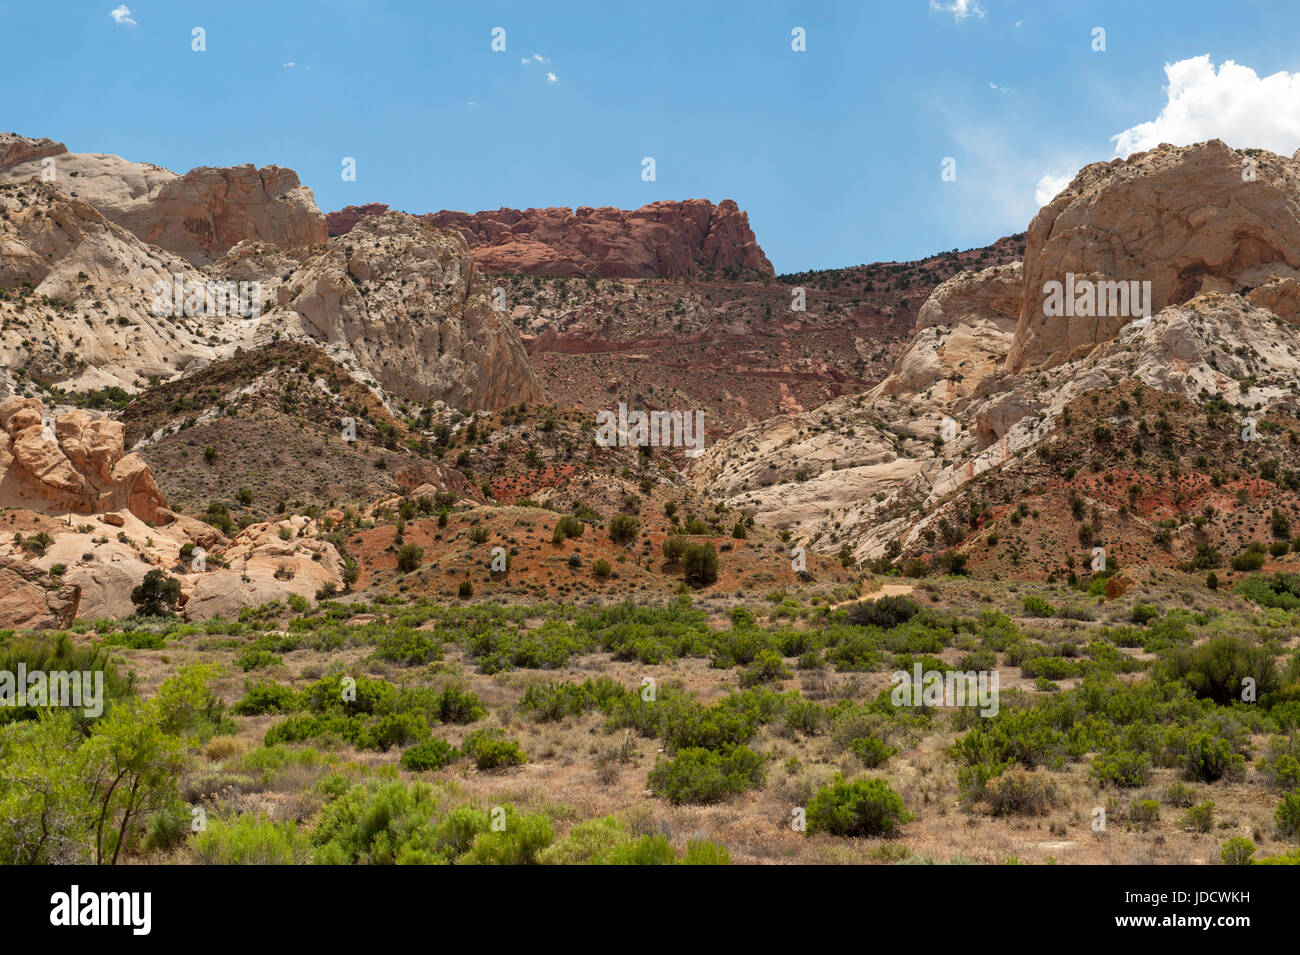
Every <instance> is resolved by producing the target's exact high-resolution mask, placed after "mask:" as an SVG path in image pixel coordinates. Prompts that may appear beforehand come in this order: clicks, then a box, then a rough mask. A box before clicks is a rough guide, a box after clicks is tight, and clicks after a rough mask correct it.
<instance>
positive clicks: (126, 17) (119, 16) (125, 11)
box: [108, 3, 136, 27]
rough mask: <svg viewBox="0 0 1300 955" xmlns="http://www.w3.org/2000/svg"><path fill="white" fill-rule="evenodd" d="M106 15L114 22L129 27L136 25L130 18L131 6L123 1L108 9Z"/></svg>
mask: <svg viewBox="0 0 1300 955" xmlns="http://www.w3.org/2000/svg"><path fill="white" fill-rule="evenodd" d="M108 15H109V16H110V17H112V18H113V22H114V23H122V24H125V25H126V26H129V27H133V26H135V25H136V23H135V20H133V19H131V8H130V7H128V6H127V5H126V4H125V3H124V4H122V5H121V6H120V7H117V8H116V9H114V10H109V11H108Z"/></svg>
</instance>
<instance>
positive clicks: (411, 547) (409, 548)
mask: <svg viewBox="0 0 1300 955" xmlns="http://www.w3.org/2000/svg"><path fill="white" fill-rule="evenodd" d="M422 560H424V549H423V548H421V547H417V546H416V545H415V544H403V545H402V546H401V547H399V548H398V549H397V569H398V571H400V572H401V573H403V574H409V573H410V572H411V571H413V570H416V569H418V568H419V566H420V561H422Z"/></svg>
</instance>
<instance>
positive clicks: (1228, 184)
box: [1007, 140, 1300, 373]
mask: <svg viewBox="0 0 1300 955" xmlns="http://www.w3.org/2000/svg"><path fill="white" fill-rule="evenodd" d="M1248 161H1253V163H1254V166H1253V167H1251V171H1253V179H1249V178H1243V173H1244V172H1246V170H1247V164H1248ZM1066 273H1073V274H1074V275H1075V276H1076V278H1079V279H1087V280H1090V281H1123V282H1128V281H1149V282H1150V283H1151V297H1152V302H1151V303H1150V306H1151V308H1150V311H1151V314H1153V315H1154V314H1155V313H1156V312H1158V311H1160V310H1161V309H1162V308H1164V307H1165V306H1166V305H1171V304H1179V303H1181V302H1185V301H1187V300H1188V299H1190V298H1191V297H1192V296H1194V295H1196V294H1198V293H1199V292H1202V291H1221V292H1234V291H1242V290H1244V289H1246V288H1250V287H1253V286H1255V285H1259V284H1261V283H1262V282H1263V281H1265V280H1267V279H1268V278H1269V277H1271V276H1274V275H1283V276H1291V277H1296V276H1297V275H1300V162H1296V161H1295V160H1292V159H1287V158H1285V157H1283V156H1278V155H1275V154H1273V153H1269V152H1265V151H1263V150H1249V151H1241V150H1233V149H1230V148H1228V147H1227V146H1225V145H1224V144H1223V143H1222V142H1219V141H1218V140H1211V141H1210V142H1205V143H1199V144H1197V145H1195V146H1186V147H1173V146H1160V147H1158V148H1156V149H1152V150H1150V151H1148V152H1143V153H1135V154H1133V155H1132V156H1130V157H1129V158H1128V159H1126V160H1118V159H1116V160H1114V161H1113V162H1110V163H1094V164H1093V165H1090V166H1085V167H1084V168H1083V169H1082V170H1081V171H1080V172H1079V174H1078V175H1077V176H1075V178H1074V181H1073V182H1071V183H1070V185H1069V186H1068V187H1067V188H1066V189H1065V190H1064V191H1063V192H1061V194H1060V195H1058V196H1057V197H1056V198H1055V199H1053V200H1052V201H1051V203H1049V204H1048V205H1046V206H1044V207H1043V208H1042V209H1041V210H1040V211H1039V213H1038V215H1037V216H1035V217H1034V220H1033V222H1031V223H1030V225H1029V235H1028V240H1027V247H1026V251H1025V274H1024V279H1025V282H1024V290H1023V295H1022V299H1021V309H1020V321H1019V327H1018V328H1017V329H1016V335H1015V340H1014V341H1013V342H1012V346H1011V350H1010V352H1009V354H1008V356H1007V370H1008V371H1010V372H1012V373H1017V372H1020V371H1023V370H1025V369H1027V368H1032V367H1035V366H1038V365H1048V366H1050V365H1054V364H1058V363H1060V362H1062V361H1065V360H1067V359H1068V358H1070V357H1071V356H1077V355H1078V354H1080V353H1081V352H1082V351H1086V350H1087V349H1089V348H1091V347H1092V346H1094V345H1096V344H1097V343H1098V342H1103V341H1106V340H1108V339H1110V338H1112V337H1114V335H1115V333H1116V332H1117V331H1119V329H1120V328H1121V327H1122V326H1123V325H1124V324H1125V323H1127V322H1128V321H1129V320H1130V318H1131V316H1093V317H1083V316H1075V317H1070V318H1068V319H1066V318H1061V317H1047V316H1045V315H1044V313H1043V300H1044V292H1043V287H1044V284H1045V283H1047V282H1050V281H1062V282H1063V281H1064V280H1065V277H1066Z"/></svg>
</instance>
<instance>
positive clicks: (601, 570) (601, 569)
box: [591, 557, 614, 580]
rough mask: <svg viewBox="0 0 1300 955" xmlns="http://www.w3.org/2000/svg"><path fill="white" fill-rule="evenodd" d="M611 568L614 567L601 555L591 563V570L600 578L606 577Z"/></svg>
mask: <svg viewBox="0 0 1300 955" xmlns="http://www.w3.org/2000/svg"><path fill="white" fill-rule="evenodd" d="M613 570H614V568H613V567H612V566H610V563H609V561H607V560H605V558H603V557H600V558H597V559H596V560H595V561H593V562H592V565H591V572H592V573H593V574H595V575H596V576H597V577H599V578H600V579H601V580H604V579H605V578H606V577H608V576H609V575H610V573H611V572H612V571H613Z"/></svg>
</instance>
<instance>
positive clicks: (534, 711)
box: [519, 676, 629, 722]
mask: <svg viewBox="0 0 1300 955" xmlns="http://www.w3.org/2000/svg"><path fill="white" fill-rule="evenodd" d="M628 695H629V691H628V690H626V689H624V688H623V686H622V684H620V683H618V682H617V681H616V680H613V679H611V678H610V677H607V676H602V677H598V678H597V679H595V680H585V681H584V682H582V683H552V684H551V685H550V686H541V685H539V684H533V685H532V686H530V687H529V688H528V689H527V690H525V691H524V695H523V697H522V698H521V699H520V700H519V710H520V712H523V713H529V714H531V715H532V717H533V719H535V720H538V721H542V722H544V721H547V720H558V719H561V718H563V717H565V716H581V715H582V714H583V713H586V712H588V711H589V710H593V709H600V710H605V711H607V712H608V711H609V709H610V708H611V707H612V706H613V705H614V703H615V702H617V701H619V700H622V699H623V698H625V697H626V696H628Z"/></svg>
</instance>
